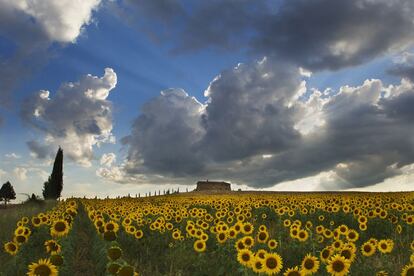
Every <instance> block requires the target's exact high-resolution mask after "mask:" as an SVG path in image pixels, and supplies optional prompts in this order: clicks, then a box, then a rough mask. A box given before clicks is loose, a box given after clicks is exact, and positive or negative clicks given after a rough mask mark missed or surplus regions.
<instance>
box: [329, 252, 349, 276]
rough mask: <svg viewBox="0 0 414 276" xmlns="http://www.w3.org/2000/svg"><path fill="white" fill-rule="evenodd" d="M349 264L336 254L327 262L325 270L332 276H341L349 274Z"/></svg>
mask: <svg viewBox="0 0 414 276" xmlns="http://www.w3.org/2000/svg"><path fill="white" fill-rule="evenodd" d="M350 266H351V262H350V261H349V260H347V259H346V258H345V257H343V256H341V255H339V254H336V255H334V256H332V257H331V258H330V259H329V260H328V265H327V266H326V270H327V271H328V273H330V274H331V275H333V276H343V275H346V274H347V273H348V272H349V267H350Z"/></svg>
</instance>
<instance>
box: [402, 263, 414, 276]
mask: <svg viewBox="0 0 414 276" xmlns="http://www.w3.org/2000/svg"><path fill="white" fill-rule="evenodd" d="M411 275H414V264H408V265H406V266H404V268H403V270H402V272H401V276H411Z"/></svg>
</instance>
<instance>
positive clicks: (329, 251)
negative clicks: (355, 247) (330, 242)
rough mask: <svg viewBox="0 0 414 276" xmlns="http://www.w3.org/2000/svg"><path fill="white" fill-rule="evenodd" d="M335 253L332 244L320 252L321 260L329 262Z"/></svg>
mask: <svg viewBox="0 0 414 276" xmlns="http://www.w3.org/2000/svg"><path fill="white" fill-rule="evenodd" d="M333 253H334V250H333V248H332V247H331V246H328V247H325V248H324V249H322V251H321V253H320V257H321V260H322V261H323V262H327V261H328V260H329V258H330V257H331V256H332V254H333Z"/></svg>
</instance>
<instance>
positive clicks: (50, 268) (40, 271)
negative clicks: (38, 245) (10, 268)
mask: <svg viewBox="0 0 414 276" xmlns="http://www.w3.org/2000/svg"><path fill="white" fill-rule="evenodd" d="M27 275H28V276H49V275H50V276H57V275H58V271H57V268H56V266H54V265H53V264H52V263H51V262H50V260H49V259H40V260H39V261H38V262H37V263H32V264H30V265H29V272H27Z"/></svg>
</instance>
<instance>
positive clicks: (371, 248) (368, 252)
mask: <svg viewBox="0 0 414 276" xmlns="http://www.w3.org/2000/svg"><path fill="white" fill-rule="evenodd" d="M376 249H377V248H376V247H375V245H373V244H372V243H371V242H369V241H367V242H365V243H364V244H363V245H362V246H361V252H362V255H364V256H366V257H369V256H372V255H374V254H375V251H376Z"/></svg>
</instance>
